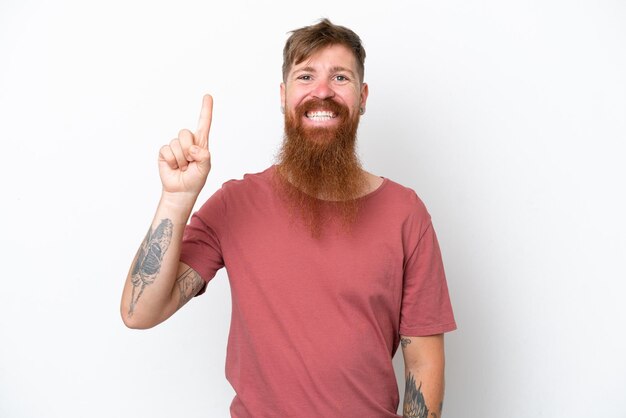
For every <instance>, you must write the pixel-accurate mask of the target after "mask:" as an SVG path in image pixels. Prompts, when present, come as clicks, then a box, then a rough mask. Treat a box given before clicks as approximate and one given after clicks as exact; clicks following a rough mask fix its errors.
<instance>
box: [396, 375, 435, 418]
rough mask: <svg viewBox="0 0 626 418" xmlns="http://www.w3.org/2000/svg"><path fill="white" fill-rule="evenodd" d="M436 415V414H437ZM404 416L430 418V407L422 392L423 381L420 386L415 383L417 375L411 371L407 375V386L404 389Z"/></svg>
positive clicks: (408, 417) (406, 417)
mask: <svg viewBox="0 0 626 418" xmlns="http://www.w3.org/2000/svg"><path fill="white" fill-rule="evenodd" d="M435 416H436V415H435ZM403 417H404V418H429V416H428V408H427V407H426V401H425V400H424V394H423V393H422V382H420V385H419V387H417V386H416V385H415V377H413V374H412V373H411V372H409V374H408V375H407V377H406V387H405V389H404V408H403Z"/></svg>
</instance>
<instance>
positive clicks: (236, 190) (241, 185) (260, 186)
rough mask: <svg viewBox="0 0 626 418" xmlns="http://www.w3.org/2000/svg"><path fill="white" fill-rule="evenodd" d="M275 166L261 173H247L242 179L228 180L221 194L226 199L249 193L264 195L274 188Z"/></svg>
mask: <svg viewBox="0 0 626 418" xmlns="http://www.w3.org/2000/svg"><path fill="white" fill-rule="evenodd" d="M274 171H275V168H274V166H271V167H269V168H267V169H265V170H263V171H261V172H259V173H247V174H244V175H243V178H241V179H232V180H228V181H227V182H225V183H224V184H222V188H221V193H222V194H223V195H224V197H225V198H232V197H237V196H240V195H241V194H247V193H255V194H257V193H264V192H266V191H267V189H268V188H269V187H271V186H272V182H273V178H274Z"/></svg>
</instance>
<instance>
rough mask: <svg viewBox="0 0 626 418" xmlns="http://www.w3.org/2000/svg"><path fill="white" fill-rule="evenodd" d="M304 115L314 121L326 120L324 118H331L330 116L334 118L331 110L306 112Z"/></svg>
mask: <svg viewBox="0 0 626 418" xmlns="http://www.w3.org/2000/svg"><path fill="white" fill-rule="evenodd" d="M306 117H307V118H309V119H312V120H315V121H326V120H331V119H332V118H334V117H335V114H334V113H333V112H324V111H318V112H307V114H306Z"/></svg>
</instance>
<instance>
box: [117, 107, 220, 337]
mask: <svg viewBox="0 0 626 418" xmlns="http://www.w3.org/2000/svg"><path fill="white" fill-rule="evenodd" d="M212 111H213V99H212V98H211V96H209V95H206V96H204V99H203V102H202V111H201V113H200V120H199V122H198V130H197V131H196V133H195V134H192V133H191V132H190V131H188V130H182V131H180V133H179V134H178V138H176V139H174V140H172V141H171V142H170V143H169V145H165V146H163V147H162V148H161V150H160V152H159V175H160V177H161V183H162V184H163V191H162V195H161V200H160V201H159V205H158V207H157V211H156V214H155V216H154V219H153V221H152V224H151V225H150V229H149V230H148V233H147V234H146V237H145V239H144V240H143V242H142V243H141V245H140V246H139V249H138V250H137V254H136V255H135V259H134V261H133V263H132V264H131V267H130V270H129V272H128V275H127V277H126V282H125V284H124V290H123V292H122V302H121V306H120V312H121V315H122V319H123V321H124V324H126V326H128V327H129V328H150V327H153V326H155V325H157V324H159V323H161V322H163V321H164V320H166V319H167V318H169V317H170V316H171V315H172V314H173V313H174V312H176V311H177V310H178V309H179V308H180V307H181V306H183V305H184V304H185V303H187V302H188V301H189V299H191V298H192V297H193V296H195V295H196V294H197V293H198V291H199V290H200V289H201V288H202V286H203V285H204V281H203V280H202V278H201V277H200V276H199V275H198V273H197V272H195V271H194V270H193V269H191V268H190V267H189V266H188V265H186V264H185V263H181V262H180V250H181V243H182V237H183V231H184V228H185V225H186V224H187V220H188V219H189V216H190V214H191V211H192V209H193V205H194V204H195V202H196V199H197V197H198V194H199V193H200V191H201V190H202V187H203V186H204V183H205V182H206V178H207V176H208V174H209V171H210V169H211V158H210V154H209V149H208V135H209V130H210V127H211V117H212Z"/></svg>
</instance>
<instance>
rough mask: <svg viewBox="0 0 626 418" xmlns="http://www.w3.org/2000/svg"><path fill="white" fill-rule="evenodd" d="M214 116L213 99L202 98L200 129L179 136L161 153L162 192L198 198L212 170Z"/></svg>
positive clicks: (183, 132)
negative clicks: (210, 140)
mask: <svg viewBox="0 0 626 418" xmlns="http://www.w3.org/2000/svg"><path fill="white" fill-rule="evenodd" d="M212 116H213V98H212V97H211V96H210V95H208V94H206V95H205V96H204V97H203V98H202V110H201V111H200V119H199V120H198V129H197V130H196V133H195V134H193V133H191V131H189V130H187V129H183V130H181V131H180V132H179V133H178V138H174V139H173V140H172V141H171V142H170V143H169V145H164V146H163V147H161V150H160V151H159V176H160V177H161V183H162V184H163V192H167V193H185V194H190V195H195V196H194V197H196V196H197V195H198V194H199V193H200V191H201V190H202V187H203V186H204V183H205V182H206V178H207V176H208V175H209V171H211V154H210V153H209V131H210V130H211V118H212Z"/></svg>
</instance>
